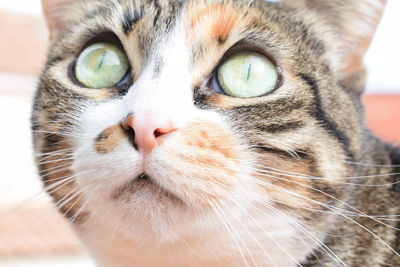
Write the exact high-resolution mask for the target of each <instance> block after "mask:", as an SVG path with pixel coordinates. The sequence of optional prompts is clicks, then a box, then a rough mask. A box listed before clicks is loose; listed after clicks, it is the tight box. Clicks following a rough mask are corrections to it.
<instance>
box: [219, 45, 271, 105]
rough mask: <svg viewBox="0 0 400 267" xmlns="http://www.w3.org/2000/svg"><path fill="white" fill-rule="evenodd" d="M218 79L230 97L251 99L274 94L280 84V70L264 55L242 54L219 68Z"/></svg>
mask: <svg viewBox="0 0 400 267" xmlns="http://www.w3.org/2000/svg"><path fill="white" fill-rule="evenodd" d="M217 78H218V82H219V84H220V86H221V87H222V90H223V91H224V92H225V93H226V94H227V95H229V96H232V97H240V98H250V97H257V96H262V95H265V94H268V93H270V92H272V91H273V90H274V89H275V87H276V84H277V82H278V70H277V68H276V67H275V65H274V64H273V63H272V62H271V61H270V60H269V59H268V58H267V57H265V56H264V55H262V54H259V53H255V52H240V53H236V54H234V55H232V56H230V57H228V58H227V59H226V60H225V61H224V62H223V63H222V64H221V66H220V67H219V68H218V70H217Z"/></svg>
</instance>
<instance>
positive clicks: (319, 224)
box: [32, 0, 400, 267]
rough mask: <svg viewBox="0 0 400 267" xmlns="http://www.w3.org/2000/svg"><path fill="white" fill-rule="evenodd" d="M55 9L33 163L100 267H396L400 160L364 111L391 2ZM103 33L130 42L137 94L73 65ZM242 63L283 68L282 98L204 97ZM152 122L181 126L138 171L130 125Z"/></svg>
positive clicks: (50, 6)
mask: <svg viewBox="0 0 400 267" xmlns="http://www.w3.org/2000/svg"><path fill="white" fill-rule="evenodd" d="M44 4H45V13H46V14H47V19H48V23H49V27H50V30H51V41H52V43H51V47H50V50H49V53H48V62H47V64H46V66H45V68H44V71H43V74H42V76H41V79H40V84H39V88H38V91H37V95H36V98H35V102H34V108H33V115H32V129H33V135H34V143H35V149H36V152H37V153H43V156H38V157H37V162H38V166H39V170H40V174H41V176H42V179H43V182H44V184H45V186H46V188H47V190H48V191H49V193H50V194H51V195H52V197H53V198H54V200H55V202H56V203H57V205H58V207H59V209H60V211H61V212H62V213H63V214H64V215H66V217H67V218H69V219H70V220H71V221H72V222H73V225H74V228H75V229H76V231H77V232H78V233H79V235H80V236H81V237H82V240H83V241H84V242H85V244H86V245H87V246H88V248H89V250H90V251H91V253H92V255H93V256H94V257H95V259H96V260H97V262H98V263H99V265H100V266H117V267H118V266H205V265H206V264H207V265H209V266H296V265H302V266H342V265H346V266H354V267H357V266H386V267H388V266H400V257H399V256H398V255H397V253H400V251H399V250H400V244H399V232H398V230H397V228H400V225H399V220H398V217H396V216H398V215H399V214H400V211H399V210H400V207H399V199H400V189H399V186H398V183H399V182H400V180H399V179H400V178H399V175H394V174H393V173H398V172H400V170H399V168H398V167H396V168H397V169H396V168H395V167H394V166H395V165H400V156H399V155H400V152H399V150H398V149H395V148H392V147H390V146H389V145H386V144H384V143H382V142H381V141H379V140H378V139H377V138H375V137H373V136H371V134H370V133H369V131H368V129H366V127H365V124H364V117H363V107H362V104H361V100H360V94H361V91H362V89H363V87H364V70H363V67H362V56H363V54H364V52H365V51H366V49H367V47H368V44H369V42H370V40H371V38H372V35H373V32H374V30H375V28H376V25H377V23H378V21H379V18H380V15H381V13H382V10H383V7H384V1H379V0H351V1H346V2H343V1H339V0H321V1H314V0H299V1H295V0H282V1H263V0H257V1H250V2H248V1H222V0H221V1H217V0H215V1H211V0H190V1H167V0H141V1H139V0H136V1H135V0H114V1H105V0H104V1H103V0H96V1H89V0H84V1H74V0H71V1H61V0H57V1H52V2H51V3H50V1H44ZM353 14H354V16H353ZM361 29H362V30H361ZM104 36H106V37H107V38H109V36H111V38H112V39H118V40H119V41H120V42H121V44H122V46H123V47H124V49H125V51H126V54H127V55H128V57H129V60H130V62H131V68H132V75H131V82H130V83H129V85H126V86H124V87H118V88H117V87H116V88H106V89H88V88H84V87H82V86H80V85H79V84H78V83H77V82H76V81H75V79H74V77H73V76H74V74H73V70H72V67H73V64H74V61H75V59H76V57H77V56H78V55H79V53H80V52H81V51H82V49H83V48H84V47H85V46H86V44H87V43H89V42H90V41H91V40H93V39H96V38H105V37H104ZM240 50H254V51H257V52H261V53H265V54H266V55H267V56H268V57H270V58H271V59H273V61H274V62H275V63H276V65H277V66H278V67H279V68H280V69H281V77H280V87H279V88H278V89H277V90H275V91H274V92H273V93H271V94H269V95H266V96H261V97H258V98H251V99H240V98H232V97H229V96H227V95H223V94H216V93H215V92H214V91H213V90H211V89H210V87H209V79H210V76H211V75H212V73H213V72H214V71H215V69H216V67H217V66H218V65H219V63H220V62H221V61H222V60H223V59H224V58H225V57H226V55H228V54H229V53H232V51H240ZM148 111H157V112H159V113H160V114H167V115H168V116H170V117H172V118H174V122H175V123H176V124H177V125H179V127H177V130H176V131H175V132H173V133H172V134H170V135H168V136H167V137H166V138H163V139H162V141H160V144H159V146H158V147H157V149H156V150H154V152H153V153H152V154H151V156H149V157H148V158H146V161H145V160H144V159H143V158H142V156H141V155H140V154H139V153H138V151H137V147H136V146H135V145H134V142H132V140H133V138H134V136H133V133H132V132H127V131H125V130H124V128H123V127H122V126H121V121H122V120H123V119H124V118H125V117H126V116H128V115H129V114H133V115H135V114H141V113H145V112H148ZM143 166H145V167H143ZM143 168H144V169H143ZM144 171H145V172H146V176H143V175H141V173H143V172H144ZM136 176H137V177H139V178H136V179H134V177H136ZM149 177H150V178H149ZM352 177H353V178H352ZM354 177H356V178H354ZM396 227H397V228H396Z"/></svg>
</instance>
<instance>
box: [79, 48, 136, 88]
mask: <svg viewBox="0 0 400 267" xmlns="http://www.w3.org/2000/svg"><path fill="white" fill-rule="evenodd" d="M128 70H129V61H128V58H127V56H126V54H125V52H124V51H123V49H122V48H121V47H119V46H118V45H115V44H113V43H106V42H99V43H95V44H92V45H90V46H88V47H87V48H85V49H84V50H83V51H82V53H81V54H80V55H79V57H78V59H77V62H76V65H75V77H76V79H77V80H78V81H79V82H80V83H81V84H82V85H83V86H85V87H88V88H96V89H99V88H109V87H113V86H119V84H120V82H121V80H124V81H126V79H124V77H125V75H126V74H127V73H128Z"/></svg>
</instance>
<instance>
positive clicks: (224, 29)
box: [191, 4, 240, 42]
mask: <svg viewBox="0 0 400 267" xmlns="http://www.w3.org/2000/svg"><path fill="white" fill-rule="evenodd" d="M239 14H240V13H239V11H238V10H235V9H233V7H232V6H229V5H221V4H210V5H208V6H206V7H204V8H202V9H200V11H198V12H197V13H195V14H194V16H193V17H192V19H191V27H192V28H195V27H196V25H197V24H198V23H199V22H200V21H201V20H202V19H204V18H205V17H207V16H208V19H210V18H211V21H213V22H212V24H211V29H210V33H211V38H213V39H215V40H218V41H220V42H223V41H225V40H226V39H228V37H229V34H230V33H231V31H232V29H233V28H234V26H235V25H237V23H238V21H239V17H240V15H239Z"/></svg>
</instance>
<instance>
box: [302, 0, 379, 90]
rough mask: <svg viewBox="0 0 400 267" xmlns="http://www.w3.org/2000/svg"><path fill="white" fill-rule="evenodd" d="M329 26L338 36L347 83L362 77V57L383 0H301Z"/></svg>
mask: <svg viewBox="0 0 400 267" xmlns="http://www.w3.org/2000/svg"><path fill="white" fill-rule="evenodd" d="M302 1H304V4H305V5H306V7H307V9H314V10H316V11H317V13H319V14H321V15H322V19H324V20H327V22H328V23H329V24H330V25H331V26H333V29H334V30H335V31H336V36H338V37H339V40H338V42H339V47H338V48H339V52H340V54H341V57H340V60H341V61H342V62H341V63H340V65H341V66H340V71H341V73H342V74H343V76H344V77H343V80H344V82H345V83H346V80H348V82H350V81H351V80H353V81H354V80H357V79H359V78H362V77H358V76H359V75H364V68H363V57H364V54H365V53H366V52H367V50H368V48H369V45H370V43H371V40H372V38H373V36H374V33H375V31H376V28H377V27H378V24H379V21H380V19H381V16H382V14H383V11H384V8H385V5H386V0H302Z"/></svg>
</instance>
